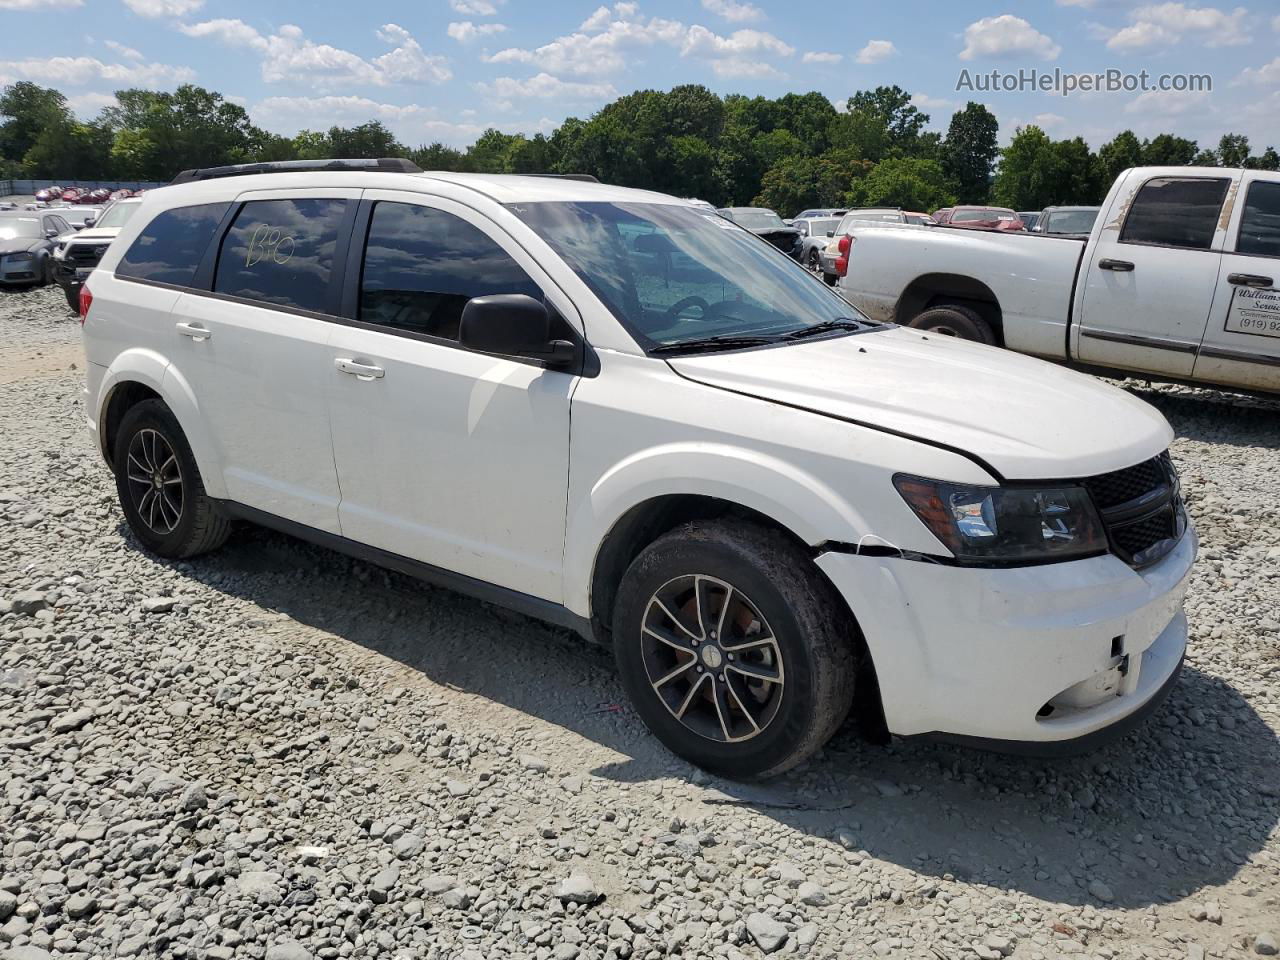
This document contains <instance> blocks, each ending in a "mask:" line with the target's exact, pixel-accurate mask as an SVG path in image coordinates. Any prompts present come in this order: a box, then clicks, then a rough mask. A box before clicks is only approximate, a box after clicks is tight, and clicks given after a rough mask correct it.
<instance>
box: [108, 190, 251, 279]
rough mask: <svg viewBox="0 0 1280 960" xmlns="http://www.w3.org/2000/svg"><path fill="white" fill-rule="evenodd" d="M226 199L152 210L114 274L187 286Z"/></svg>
mask: <svg viewBox="0 0 1280 960" xmlns="http://www.w3.org/2000/svg"><path fill="white" fill-rule="evenodd" d="M229 206H230V204H229V203H204V204H201V205H199V206H195V207H174V208H173V209H172V210H165V211H162V212H161V213H158V214H156V216H155V219H153V220H152V221H151V222H150V223H148V224H147V225H146V226H145V227H144V228H143V230H142V233H140V234H138V238H137V239H136V240H134V241H133V245H132V246H131V247H129V250H128V252H127V253H125V255H124V256H123V257H122V258H121V259H120V262H119V263H118V264H116V276H117V277H130V278H132V279H134V280H152V281H154V282H156V283H171V284H173V285H175V286H179V287H189V286H191V283H192V281H193V280H194V279H195V275H196V270H197V268H199V266H200V261H201V260H202V259H204V254H205V251H206V250H207V249H208V248H209V241H211V240H212V239H213V234H214V231H216V230H217V229H218V224H219V223H221V222H222V218H223V216H224V215H225V214H226V212H227V208H228V207H229Z"/></svg>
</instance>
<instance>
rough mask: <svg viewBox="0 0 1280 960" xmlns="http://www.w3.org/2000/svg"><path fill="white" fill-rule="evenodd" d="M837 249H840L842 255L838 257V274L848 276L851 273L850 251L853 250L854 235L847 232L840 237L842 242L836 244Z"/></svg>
mask: <svg viewBox="0 0 1280 960" xmlns="http://www.w3.org/2000/svg"><path fill="white" fill-rule="evenodd" d="M836 249H837V250H839V251H840V256H838V257H836V276H839V277H844V276H847V275H848V273H849V253H850V251H852V250H853V237H851V236H849V235H848V234H847V233H846V234H845V235H844V236H843V237H841V238H840V242H839V243H838V244H836Z"/></svg>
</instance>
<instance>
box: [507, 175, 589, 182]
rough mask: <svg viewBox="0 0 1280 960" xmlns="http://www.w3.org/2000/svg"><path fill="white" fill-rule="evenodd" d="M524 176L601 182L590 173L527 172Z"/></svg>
mask: <svg viewBox="0 0 1280 960" xmlns="http://www.w3.org/2000/svg"><path fill="white" fill-rule="evenodd" d="M524 176H526V177H548V178H550V179H553V180H581V181H582V182H583V183H599V182H600V181H599V180H598V179H596V178H595V177H594V176H592V175H591V174H589V173H526V174H524Z"/></svg>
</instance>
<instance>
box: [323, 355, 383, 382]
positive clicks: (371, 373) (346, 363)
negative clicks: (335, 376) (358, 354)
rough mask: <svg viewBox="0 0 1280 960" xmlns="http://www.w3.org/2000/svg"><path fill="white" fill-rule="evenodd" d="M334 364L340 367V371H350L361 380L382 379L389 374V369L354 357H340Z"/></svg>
mask: <svg viewBox="0 0 1280 960" xmlns="http://www.w3.org/2000/svg"><path fill="white" fill-rule="evenodd" d="M333 365H334V366H335V367H337V368H338V371H339V372H341V373H349V374H351V376H353V377H356V378H358V379H360V380H381V379H382V378H383V377H385V376H386V375H387V371H385V370H383V369H382V368H381V367H378V366H374V365H373V364H372V363H364V362H362V361H360V360H356V359H354V358H352V357H338V358H337V359H336V360H334V361H333Z"/></svg>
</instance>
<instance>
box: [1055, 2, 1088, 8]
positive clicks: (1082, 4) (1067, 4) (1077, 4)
mask: <svg viewBox="0 0 1280 960" xmlns="http://www.w3.org/2000/svg"><path fill="white" fill-rule="evenodd" d="M1097 5H1098V0H1058V6H1060V7H1085V8H1088V7H1096V6H1097Z"/></svg>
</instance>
